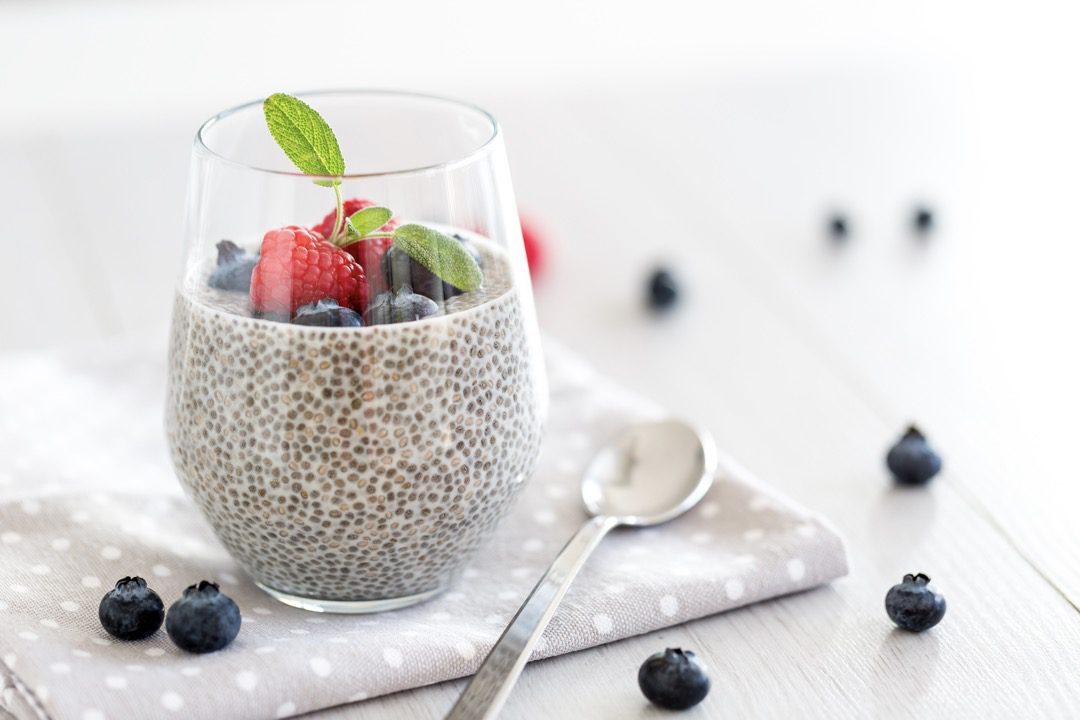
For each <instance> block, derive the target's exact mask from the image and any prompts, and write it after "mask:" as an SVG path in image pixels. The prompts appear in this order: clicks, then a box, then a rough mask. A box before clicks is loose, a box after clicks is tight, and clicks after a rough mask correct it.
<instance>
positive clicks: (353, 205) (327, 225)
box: [311, 198, 397, 238]
mask: <svg viewBox="0 0 1080 720" xmlns="http://www.w3.org/2000/svg"><path fill="white" fill-rule="evenodd" d="M343 205H344V212H343V213H342V216H343V217H344V218H345V219H346V220H347V219H349V217H350V216H352V215H353V214H355V213H358V212H360V211H361V210H363V209H364V208H369V207H375V206H376V205H378V203H377V202H375V201H374V200H367V199H366V198H349V199H348V200H346V201H345V202H344V203H343ZM336 219H337V210H336V209H335V210H331V211H330V214H329V215H327V216H326V217H324V218H323V219H322V222H321V223H319V224H318V225H316V226H315V227H313V228H311V231H312V232H317V233H319V234H320V235H322V236H323V237H324V238H328V237H330V233H332V232H333V231H334V220H336ZM396 227H397V220H393V219H391V220H390V222H388V223H386V224H385V225H383V226H382V227H381V228H379V230H382V231H383V232H390V231H391V230H393V229H394V228H396Z"/></svg>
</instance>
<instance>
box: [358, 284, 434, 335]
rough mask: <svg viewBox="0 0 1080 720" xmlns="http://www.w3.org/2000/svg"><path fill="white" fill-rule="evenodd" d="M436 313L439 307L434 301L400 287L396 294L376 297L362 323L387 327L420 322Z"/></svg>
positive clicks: (380, 294) (384, 294)
mask: <svg viewBox="0 0 1080 720" xmlns="http://www.w3.org/2000/svg"><path fill="white" fill-rule="evenodd" d="M438 312H439V306H438V305H436V304H435V301H434V300H432V299H431V298H428V297H425V296H423V295H418V294H416V293H414V292H413V291H412V288H410V287H409V286H408V285H402V286H401V288H400V289H399V290H397V291H396V292H392V293H391V292H384V293H379V294H378V295H376V296H375V299H374V300H372V301H371V303H370V304H369V305H368V309H367V311H366V312H364V322H366V323H367V324H368V325H388V324H390V323H402V322H409V321H410V320H422V319H424V318H426V317H428V316H429V315H435V314H436V313H438Z"/></svg>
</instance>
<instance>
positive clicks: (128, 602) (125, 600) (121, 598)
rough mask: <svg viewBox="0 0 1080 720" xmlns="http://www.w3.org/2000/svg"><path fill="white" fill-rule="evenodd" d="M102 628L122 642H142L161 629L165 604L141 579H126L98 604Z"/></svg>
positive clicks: (121, 580) (117, 584)
mask: <svg viewBox="0 0 1080 720" xmlns="http://www.w3.org/2000/svg"><path fill="white" fill-rule="evenodd" d="M98 619H99V620H101V626H102V627H104V628H105V630H106V631H107V632H108V633H109V634H110V635H112V636H113V637H116V638H120V639H121V640H142V639H143V638H146V637H150V636H151V635H153V634H154V633H155V632H157V629H158V628H159V627H161V621H162V620H164V619H165V605H164V603H162V602H161V598H160V597H158V594H157V593H156V592H154V591H153V590H151V589H150V588H148V587H146V581H145V580H143V579H142V578H141V577H123V578H120V579H119V580H117V581H116V587H114V588H113V589H112V590H110V591H109V592H107V593H105V597H103V598H101V604H100V605H98Z"/></svg>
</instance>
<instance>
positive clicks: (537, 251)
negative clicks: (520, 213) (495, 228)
mask: <svg viewBox="0 0 1080 720" xmlns="http://www.w3.org/2000/svg"><path fill="white" fill-rule="evenodd" d="M521 239H522V241H523V242H524V243H525V258H526V259H527V260H528V261H529V274H530V275H532V277H533V279H536V278H538V277H540V275H541V273H542V271H543V269H544V264H545V260H546V258H547V252H546V251H545V249H544V243H543V241H542V240H541V236H540V234H539V233H538V232H537V231H536V226H535V225H534V224H533V223H532V222H531V221H530V222H526V221H525V218H522V219H521Z"/></svg>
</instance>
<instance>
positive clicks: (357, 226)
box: [349, 207, 394, 237]
mask: <svg viewBox="0 0 1080 720" xmlns="http://www.w3.org/2000/svg"><path fill="white" fill-rule="evenodd" d="M392 217H394V213H392V212H391V211H390V208H384V207H369V208H364V209H363V210H357V211H356V212H354V213H353V214H352V215H350V216H349V229H350V230H352V231H353V232H355V233H356V237H364V236H365V235H367V234H368V233H373V232H375V231H376V230H378V229H379V228H381V227H382V226H383V225H385V224H386V223H388V222H390V218H392Z"/></svg>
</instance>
